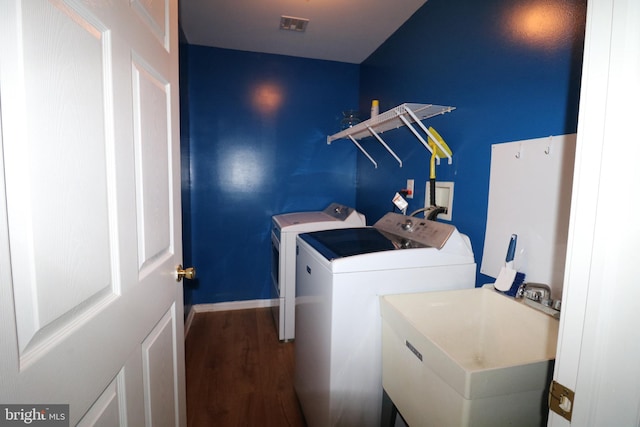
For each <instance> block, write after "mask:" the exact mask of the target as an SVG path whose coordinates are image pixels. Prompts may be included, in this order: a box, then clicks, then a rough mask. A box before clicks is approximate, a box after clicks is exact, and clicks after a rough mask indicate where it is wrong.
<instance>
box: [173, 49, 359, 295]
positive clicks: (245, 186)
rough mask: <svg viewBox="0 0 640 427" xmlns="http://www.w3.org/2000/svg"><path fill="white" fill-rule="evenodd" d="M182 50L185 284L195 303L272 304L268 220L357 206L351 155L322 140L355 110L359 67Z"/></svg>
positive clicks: (346, 149) (347, 149)
mask: <svg viewBox="0 0 640 427" xmlns="http://www.w3.org/2000/svg"><path fill="white" fill-rule="evenodd" d="M183 49H184V47H183ZM186 49H187V52H186V55H185V56H183V61H187V62H186V63H183V64H182V68H181V69H182V73H185V72H186V73H187V74H188V77H187V80H188V84H187V86H186V87H184V86H183V87H182V96H183V97H187V98H188V113H187V114H188V127H189V129H188V132H183V135H187V137H188V140H189V142H188V145H189V149H190V152H189V156H190V159H191V161H190V200H189V209H190V214H191V215H190V231H189V232H190V238H191V252H190V253H191V257H192V262H193V265H195V266H196V268H197V276H198V278H197V280H196V281H195V282H191V283H189V282H188V283H186V284H185V286H187V287H189V289H188V293H189V297H190V298H191V302H192V303H193V304H198V303H215V302H223V301H242V300H253V299H264V298H270V294H269V290H270V280H271V279H270V268H271V259H270V257H271V249H270V244H271V238H270V228H271V216H272V215H275V214H279V213H285V212H301V211H318V210H322V209H324V208H325V207H326V206H327V205H329V204H330V203H331V202H334V201H335V202H339V203H343V204H346V205H350V206H354V205H355V176H356V153H355V152H354V151H353V150H352V147H350V146H348V145H347V144H344V145H335V144H334V145H327V144H326V136H327V135H328V134H332V133H334V132H336V131H337V130H338V127H339V121H340V119H341V111H343V110H345V109H349V108H357V105H358V87H359V80H358V79H359V68H358V66H357V65H353V64H345V63H338V62H330V61H319V60H309V59H301V58H293V57H286V56H278V55H268V54H257V53H250V52H240V51H234V50H225V49H216V48H207V47H201V46H193V45H189V46H187V47H186ZM185 91H186V93H185ZM183 114H184V112H183ZM184 120H185V118H184V117H183V122H184ZM188 237H189V236H188ZM185 241H186V238H185Z"/></svg>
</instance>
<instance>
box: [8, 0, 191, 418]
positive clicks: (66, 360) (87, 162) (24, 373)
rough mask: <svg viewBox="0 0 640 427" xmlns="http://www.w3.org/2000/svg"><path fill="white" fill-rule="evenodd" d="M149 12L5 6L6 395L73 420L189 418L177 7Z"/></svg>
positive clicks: (66, 1) (48, 4)
mask: <svg viewBox="0 0 640 427" xmlns="http://www.w3.org/2000/svg"><path fill="white" fill-rule="evenodd" d="M142 3H143V4H142ZM142 3H141V4H138V3H136V2H134V3H131V2H130V1H111V2H96V1H93V0H6V1H2V2H0V124H1V125H2V129H1V132H0V138H1V139H0V143H1V147H0V148H1V149H2V155H1V156H0V178H1V179H2V180H3V181H1V182H0V184H2V185H0V196H2V197H0V255H1V256H0V278H1V280H0V378H2V387H0V402H3V403H16V404H29V403H31V404H35V403H44V404H46V403H68V404H69V405H70V424H71V425H75V424H76V423H78V422H80V421H82V423H83V425H120V424H122V425H125V424H128V425H136V426H137V425H144V424H145V423H146V424H147V425H151V424H150V423H152V422H153V424H154V425H159V422H160V421H158V420H159V419H163V421H162V422H163V423H166V425H184V424H186V413H185V387H184V348H183V341H184V336H183V306H182V289H181V287H180V284H178V283H177V282H176V271H175V269H176V266H177V265H178V264H181V263H182V259H181V258H182V246H181V234H180V230H181V218H180V181H179V179H180V176H179V171H180V170H179V167H180V166H179V165H180V159H179V135H178V130H179V123H178V120H179V118H178V111H179V110H178V49H177V48H178V39H177V1H176V0H166V1H162V2H155V1H154V2H142ZM153 23H155V24H153ZM152 24H153V25H152ZM154 25H155V27H154ZM156 27H157V28H156ZM145 405H146V406H145ZM145 407H146V408H148V410H145ZM150 417H154V419H155V422H154V421H153V420H152V418H150ZM167 417H168V418H167Z"/></svg>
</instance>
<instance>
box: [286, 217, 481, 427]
mask: <svg viewBox="0 0 640 427" xmlns="http://www.w3.org/2000/svg"><path fill="white" fill-rule="evenodd" d="M297 242H298V260H297V270H296V280H297V285H296V286H297V297H296V346H295V358H296V359H295V362H296V363H295V389H296V393H297V395H298V398H299V400H300V403H301V405H302V410H303V413H304V416H305V418H306V420H307V424H308V425H309V427H316V426H318V427H326V426H345V427H358V426H362V427H365V426H366V427H371V426H377V425H379V423H380V415H381V414H380V412H381V402H382V350H381V347H382V344H381V341H382V339H381V317H380V307H379V298H378V297H379V296H380V295H386V294H400V293H409V292H425V291H436V290H448V289H463V288H473V287H474V286H475V274H476V264H475V261H474V257H473V250H472V249H471V244H470V241H469V238H468V237H467V236H465V235H463V234H461V233H459V232H458V230H457V229H456V228H455V227H454V226H452V225H449V224H444V223H439V222H434V221H428V220H426V219H420V218H413V217H407V216H404V215H400V214H395V213H388V214H386V215H385V216H384V217H383V218H382V219H381V220H380V221H378V222H377V223H376V224H375V225H374V226H373V227H360V228H347V229H341V230H328V231H318V232H313V233H304V234H300V235H299V236H298V238H297Z"/></svg>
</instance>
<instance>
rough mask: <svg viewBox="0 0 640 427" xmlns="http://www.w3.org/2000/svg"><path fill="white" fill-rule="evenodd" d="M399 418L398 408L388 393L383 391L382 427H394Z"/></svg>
mask: <svg viewBox="0 0 640 427" xmlns="http://www.w3.org/2000/svg"><path fill="white" fill-rule="evenodd" d="M397 416H398V408H396V405H395V404H394V403H393V401H392V400H391V398H390V397H389V395H388V394H387V392H386V391H385V390H384V389H383V390H382V418H381V419H380V426H381V427H393V426H394V425H395V423H396V417H397Z"/></svg>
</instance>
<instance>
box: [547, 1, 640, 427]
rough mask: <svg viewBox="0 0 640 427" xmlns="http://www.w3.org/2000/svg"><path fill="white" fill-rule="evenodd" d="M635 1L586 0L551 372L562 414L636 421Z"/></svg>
mask: <svg viewBox="0 0 640 427" xmlns="http://www.w3.org/2000/svg"><path fill="white" fill-rule="evenodd" d="M638 22H640V2H638V1H637V0H593V1H589V2H588V6H587V32H586V38H585V54H584V65H583V71H582V74H583V77H582V88H581V94H580V116H579V119H578V140H577V150H576V165H575V174H574V185H573V195H572V201H571V220H570V226H569V241H568V250H567V263H566V269H565V281H564V290H563V303H562V318H561V320H560V337H559V340H558V352H557V357H556V365H555V372H554V379H555V380H556V381H558V382H559V383H561V384H562V385H564V386H565V387H568V388H570V389H572V390H574V391H575V400H574V404H573V416H572V419H571V422H569V421H567V420H565V419H564V418H562V417H561V416H560V415H557V414H555V413H551V415H550V417H549V424H548V425H549V426H554V427H561V426H569V425H575V426H580V427H583V426H585V427H587V426H594V427H596V426H638V425H640V382H639V381H638V378H640V363H638V360H639V359H640V339H638V333H637V325H638V322H640V311H639V310H638V301H639V300H640V286H638V273H637V267H638V259H639V254H640V222H638V219H637V216H638V210H639V208H640V190H639V188H638V186H639V184H640V168H638V165H637V163H638V158H639V157H640V145H639V144H638V142H637V141H638V137H637V133H638V131H637V128H638V118H639V117H640V109H639V108H638V99H639V98H640V27H639V26H638Z"/></svg>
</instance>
